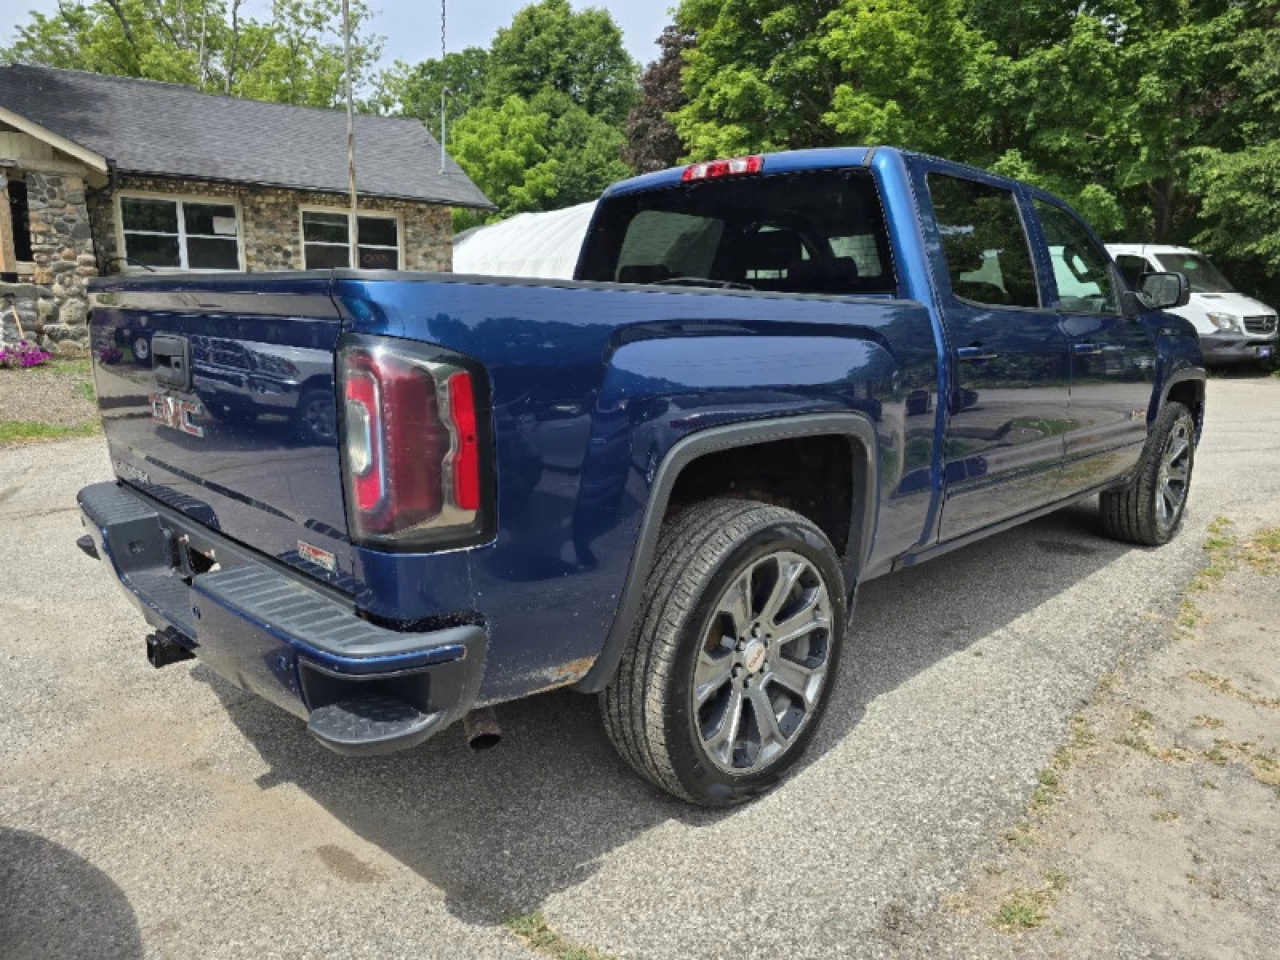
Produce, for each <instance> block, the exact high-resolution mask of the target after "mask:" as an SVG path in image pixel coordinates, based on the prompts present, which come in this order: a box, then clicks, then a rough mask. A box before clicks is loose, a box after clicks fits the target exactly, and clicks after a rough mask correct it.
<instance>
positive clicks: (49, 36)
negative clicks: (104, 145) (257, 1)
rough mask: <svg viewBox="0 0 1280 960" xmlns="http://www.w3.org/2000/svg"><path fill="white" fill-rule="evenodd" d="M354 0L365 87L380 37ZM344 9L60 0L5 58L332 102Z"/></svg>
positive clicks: (333, 5)
mask: <svg viewBox="0 0 1280 960" xmlns="http://www.w3.org/2000/svg"><path fill="white" fill-rule="evenodd" d="M351 7H352V9H351V15H352V21H353V22H352V34H353V44H352V75H353V81H354V83H353V85H354V86H355V87H356V88H357V89H361V90H363V89H365V88H366V87H367V85H368V82H369V80H370V79H371V74H372V70H373V67H374V65H375V63H376V62H377V60H378V57H379V55H380V53H381V48H382V47H381V45H382V38H381V37H379V36H375V35H371V34H369V33H368V32H367V27H368V23H369V19H370V13H369V10H368V7H366V6H365V5H364V3H363V2H362V0H354V2H353V3H352V5H351ZM341 9H342V8H341V0H274V2H273V4H272V6H271V11H270V15H269V16H268V17H266V18H262V19H259V18H256V17H252V16H249V15H248V14H247V12H246V0H92V2H88V3H84V4H78V3H71V2H68V0H61V2H60V3H59V5H58V9H57V12H56V13H53V14H48V15H46V14H41V13H36V12H32V13H31V14H30V17H29V20H28V21H27V22H26V23H22V24H19V25H18V27H17V29H16V31H15V34H14V40H13V43H12V44H11V45H10V46H9V47H7V48H5V49H3V50H0V58H2V59H3V60H4V61H6V62H10V63H32V64H41V65H44V66H50V67H64V68H68V69H74V70H89V71H92V72H95V73H113V74H119V75H122V76H129V77H143V78H146V79H149V80H164V81H168V82H172V83H186V84H190V85H191V86H194V87H197V88H199V89H201V90H204V91H206V92H208V93H223V94H230V95H233V96H243V97H251V98H256V99H265V100H276V101H279V102H282V103H296V104H304V105H310V106H334V105H336V104H338V103H339V102H340V101H341V100H342V98H343V90H344V80H343V52H342V21H341Z"/></svg>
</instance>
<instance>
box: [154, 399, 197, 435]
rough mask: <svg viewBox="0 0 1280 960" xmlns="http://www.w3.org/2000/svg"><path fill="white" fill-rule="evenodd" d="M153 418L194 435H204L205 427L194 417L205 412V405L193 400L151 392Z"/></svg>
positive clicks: (167, 425) (157, 421)
mask: <svg viewBox="0 0 1280 960" xmlns="http://www.w3.org/2000/svg"><path fill="white" fill-rule="evenodd" d="M149 399H150V400H151V419H152V420H154V421H155V422H156V423H159V424H163V425H164V426H166V427H170V428H172V429H174V430H179V431H181V432H182V433H185V434H187V435H188V436H192V437H203V436H204V427H202V426H200V425H199V424H198V423H196V422H195V420H194V418H195V417H198V416H200V415H201V414H202V413H204V407H202V406H200V404H199V403H195V402H193V401H191V400H179V399H178V398H177V397H171V396H169V395H168V394H167V393H153V394H151V396H150V398H149Z"/></svg>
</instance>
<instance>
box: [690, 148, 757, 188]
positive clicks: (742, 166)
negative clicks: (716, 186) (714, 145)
mask: <svg viewBox="0 0 1280 960" xmlns="http://www.w3.org/2000/svg"><path fill="white" fill-rule="evenodd" d="M763 169H764V157H762V156H760V155H759V154H753V155H752V156H749V157H730V158H729V159H728V160H707V161H705V162H703V163H691V164H689V166H687V167H685V168H684V173H683V174H682V175H681V177H680V179H681V180H684V181H686V182H687V181H689V180H714V179H715V178H717V177H737V176H741V175H742V174H745V173H759V172H760V171H761V170H763Z"/></svg>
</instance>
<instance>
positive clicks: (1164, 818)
mask: <svg viewBox="0 0 1280 960" xmlns="http://www.w3.org/2000/svg"><path fill="white" fill-rule="evenodd" d="M1151 819H1152V820H1154V821H1156V822H1157V823H1173V821H1175V820H1177V819H1178V813H1177V811H1175V810H1157V811H1156V812H1155V813H1153V814H1152V815H1151Z"/></svg>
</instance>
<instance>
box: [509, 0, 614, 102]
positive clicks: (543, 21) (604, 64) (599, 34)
mask: <svg viewBox="0 0 1280 960" xmlns="http://www.w3.org/2000/svg"><path fill="white" fill-rule="evenodd" d="M638 73H639V70H638V68H637V67H636V63H635V61H634V60H632V59H631V56H630V55H629V54H628V53H627V51H626V48H625V47H624V46H623V45H622V31H621V30H620V29H619V28H618V25H617V24H616V23H614V21H613V17H611V16H610V15H609V13H608V11H606V10H599V9H595V8H587V9H586V10H582V11H580V12H576V13H575V12H574V10H573V8H572V7H571V6H570V5H569V0H541V2H539V3H531V4H530V5H529V6H527V7H524V8H523V9H522V10H520V11H519V12H518V13H516V15H515V18H514V19H513V20H512V21H511V26H509V27H504V28H502V29H500V30H499V31H498V34H497V36H496V37H494V40H493V50H492V64H491V68H490V74H489V90H490V93H491V95H492V96H493V97H496V98H498V99H505V98H506V97H509V96H512V95H515V96H519V97H524V98H525V99H526V100H528V99H532V98H533V97H536V96H537V95H538V94H539V93H541V92H542V91H543V90H547V89H550V90H554V91H555V92H556V93H561V94H564V95H565V96H566V97H568V98H569V99H570V100H572V101H573V102H574V103H576V104H577V105H578V106H580V107H581V108H582V109H583V110H585V111H586V112H587V113H589V114H591V115H592V116H595V117H599V118H600V119H601V120H603V121H604V122H605V123H608V124H611V125H614V126H621V125H622V124H623V122H625V120H626V116H627V111H628V110H630V109H631V105H632V103H633V102H634V101H635V96H636V77H637V75H638Z"/></svg>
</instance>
